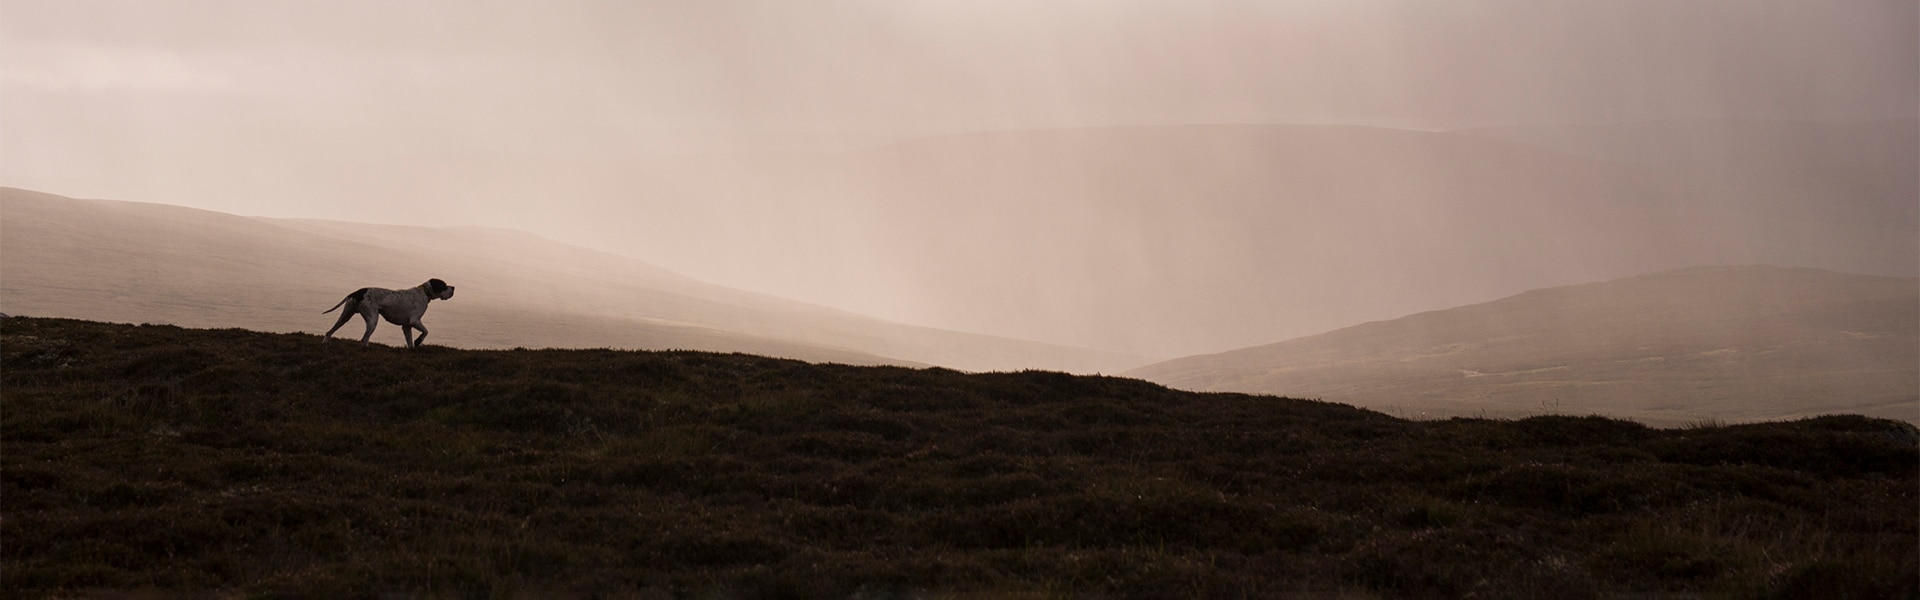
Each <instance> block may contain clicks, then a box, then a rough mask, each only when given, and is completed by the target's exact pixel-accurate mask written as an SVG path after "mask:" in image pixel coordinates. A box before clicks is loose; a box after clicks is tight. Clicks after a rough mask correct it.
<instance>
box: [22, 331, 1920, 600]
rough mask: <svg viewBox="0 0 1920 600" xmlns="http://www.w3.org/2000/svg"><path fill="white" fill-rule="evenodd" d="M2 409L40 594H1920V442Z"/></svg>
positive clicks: (1244, 421) (33, 583) (643, 373)
mask: <svg viewBox="0 0 1920 600" xmlns="http://www.w3.org/2000/svg"><path fill="white" fill-rule="evenodd" d="M0 383H4V394H5V396H4V414H3V415H0V475H4V477H0V509H3V510H4V514H3V515H0V579H3V581H0V588H3V589H4V590H5V594H6V595H8V596H15V597H38V596H47V595H71V594H77V593H85V592H86V591H88V590H136V591H139V590H162V591H168V592H172V591H187V592H214V593H217V594H237V595H246V596H292V597H327V598H334V597H370V596H387V595H395V594H397V595H400V596H403V597H405V596H418V597H496V598H497V597H545V596H570V597H598V596H612V597H629V596H638V597H674V596H692V597H714V596H719V597H749V598H773V597H846V596H862V597H891V596H899V595H924V596H931V597H948V596H977V597H1005V596H1019V597H1049V596H1081V597H1086V596H1092V597H1103V596H1147V597H1237V596H1256V597H1273V596H1283V597H1301V596H1307V597H1312V596H1336V597H1468V596H1472V597H1527V598H1587V597H1609V596H1617V595H1641V596H1642V597H1647V596H1645V594H1646V593H1647V592H1679V593H1683V594H1687V595H1699V596H1731V597H1783V598H1813V597H1819V598H1889V597H1915V596H1916V595H1920V592H1917V591H1916V588H1920V575H1916V573H1920V557H1917V556H1916V555H1917V554H1920V524H1917V523H1916V520H1917V519H1920V499H1917V498H1916V495H1917V494H1920V484H1917V482H1916V469H1920V449H1917V447H1916V435H1915V434H1916V432H1915V429H1914V428H1913V427H1912V426H1911V425H1908V424H1904V423H1900V422H1894V421H1885V420H1875V419H1867V418H1863V417H1855V416H1829V417H1821V418H1815V419H1808V420H1802V421H1795V422H1789V423H1764V424H1748V425H1728V426H1720V425H1701V426H1696V427H1692V428H1685V429H1673V430H1659V429H1650V428H1647V427H1644V426H1641V425H1638V424H1635V423H1632V422H1625V421H1616V420H1608V419H1603V418H1598V417H1572V416H1539V417H1533V418H1527V419H1521V420H1513V421H1507V420H1479V419H1454V420H1448V421H1431V422H1420V421H1408V420H1402V419H1396V418H1393V417H1390V416H1387V415H1383V414H1380V413H1375V412H1370V411H1365V410H1359V409H1356V408H1353V407H1350V406H1345V405H1339V404H1330V403H1323V402H1313V401H1302V400H1289V399H1281V398H1273V397H1262V396H1247V395H1236V394H1194V393H1185V392H1177V391H1171V390H1168V389H1165V388H1162V387H1159V386H1156V385H1152V384H1148V383H1145V382H1141V381H1135V380H1129V379H1120V378H1111V377H1075V376H1068V375H1062V374H1057V373H1047V372H1024V373H994V374H972V375H969V374H962V373H957V372H953V371H946V370H939V369H929V370H911V369H905V368H891V367H846V366H835V365H811V364H806V363H801V362H795V361H788V360H776V359H769V358H761V357H755V356H747V355H723V354H710V353H697V352H621V351H598V350H541V351H529V350H512V351H462V350H451V349H446V348H437V347H427V348H423V349H420V350H416V351H408V350H404V349H399V348H392V347H384V346H375V347H370V348H369V347H360V346H358V345H354V344H335V345H332V346H330V347H323V346H322V345H321V344H320V343H319V341H318V338H317V337H315V336H311V335H298V334H264V333H255V332H248V331H241V330H187V329H180V328H175V327H167V326H129V325H110V324H102V323H93V322H84V321H65V320H45V319H24V318H13V319H5V320H0Z"/></svg>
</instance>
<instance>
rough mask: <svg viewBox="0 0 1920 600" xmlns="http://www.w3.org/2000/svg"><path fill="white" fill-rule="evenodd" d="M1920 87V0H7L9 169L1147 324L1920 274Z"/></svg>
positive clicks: (794, 284) (4, 82)
mask: <svg viewBox="0 0 1920 600" xmlns="http://www.w3.org/2000/svg"><path fill="white" fill-rule="evenodd" d="M1917 110H1920V8H1916V5H1915V3H1913V2H1910V1H1907V2H1895V1H1888V2H1876V1H1847V2H1823V3H1807V2H1798V1H1791V0H1779V1H1773V0H1727V1H1704V0H1703V1H1687V2H1672V1H1655V0H1644V1H1587V2H1544V3H1543V2H1532V1H1517V0H1516V1H1466V2H1446V3H1435V2H1425V1H1418V0H1403V1H1375V2H1332V1H1325V2H1323V1H1306V0H1302V1H1295V2H1181V3H1166V2H1145V1H1140V2H1126V1H1122V2H1061V3H1030V2H1011V1H1006V2H807V3H793V2H771V1H769V2H615V1H603V2H595V1H577V2H541V3H533V2H484V3H476V2H452V1H440V0H434V1H415V2H403V3H391V2H328V3H311V2H293V1H285V2H273V1H269V2H253V1H248V2H240V1H233V2H216V1H185V2H168V3H153V2H136V1H107V2H89V1H77V2H76V1H51V2H30V1H18V0H6V1H4V2H0V183H4V184H5V185H9V186H16V187H22V188H32V189H37V190H42V191H47V192H52V193H58V194H63V195H67V196H75V197H91V198H113V199H122V200H135V201H144V202H159V203H167V204H177V205H182V206H191V207H197V208H204V209H209V210H216V211H222V212H229V213H235V214H241V215H255V216H268V217H301V218H320V219H335V220H345V221H357V222H366V223H386V224H405V225H424V226H489V227H505V228H512V229H519V230H523V231H527V232H531V233H535V234H538V235H541V236H546V237H549V238H553V239H557V240H564V241H567V242H570V243H574V244H579V245H582V246H587V247H591V248H595V249H600V250H605V251H609V252H614V253H618V254H622V255H625V256H629V257H633V258H637V259H640V260H642V261H646V262H649V263H652V264H655V265H658V266H660V267H663V268H666V269H670V270H672V271H675V272H678V273H681V274H684V275H687V276H690V277H694V278H697V279H700V280H704V281H707V282H711V283H716V284H721V285H726V286H732V287H737V288H742V289H747V290H753V291H758V292H765V293H769V294H774V295H778V296H783V297H787V298H792V299H797V300H802V301H806V302H812V303H817V304H821V305H825V306H829V307H834V308H839V309H844V310H848V311H852V312H856V313H862V314H867V315H872V316H876V317H881V318H886V319H893V320H898V321H902V322H906V323H911V324H916V325H923V326H930V327H939V328H949V329H956V330H962V331H970V332H979V333H988V334H993V335H1002V336H1008V337H1017V338H1023V339H1032V340H1038V341H1044V342H1048V343H1056V344H1068V345H1074V346H1081V347H1088V348H1098V349H1102V350H1110V351H1116V352H1128V353H1136V354H1140V355H1146V356H1155V357H1173V356H1180V355H1185V354H1193V353H1201V352H1218V351H1223V350H1228V349H1232V348H1237V347H1242V346H1248V345H1254V344H1260V343H1267V342H1273V341H1279V340H1281V339H1285V338H1287V337H1292V336H1298V335H1305V334H1310V333H1316V332H1320V331H1327V330H1330V329H1334V328H1337V327H1342V326H1346V325H1351V324H1354V323H1358V322H1362V321H1368V320H1378V319H1386V318H1392V317H1396V316H1400V315H1404V314H1408V313H1412V312H1417V311H1421V310H1433V309H1438V308H1445V307H1449V306H1455V305H1459V304H1465V303H1470V302H1480V301H1486V300H1491V299H1494V298H1498V297H1501V296H1505V295H1509V294H1514V293H1518V292H1521V291H1525V290H1527V289H1532V288H1537V287H1543V286H1549V285H1565V284H1572V283H1581V282H1588V281H1596V280H1601V279H1607V278H1613V277H1622V276H1627V275H1633V274H1637V273H1643V272H1648V271H1652V270H1657V269H1662V268H1672V267H1682V266H1694V265H1715V264H1758V263H1764V264H1778V265H1783V266H1806V267H1820V268H1828V269H1835V270H1842V271H1848V272H1858V273H1868V274H1879V275H1898V276H1906V277H1911V276H1914V275H1916V274H1920V264H1916V263H1917V262H1920V243H1917V242H1916V241H1915V239H1916V236H1920V216H1917V215H1916V212H1920V208H1916V204H1917V203H1916V202H1915V200H1916V198H1920V192H1916V189H1915V188H1916V185H1917V184H1916V181H1920V176H1916V169H1917V168H1920V167H1916V165H1917V164H1920V150H1916V141H1915V140H1916V137H1920V131H1916V128H1915V121H1914V119H1915V117H1916V111H1917ZM396 283H406V282H396ZM356 285H360V284H358V283H356Z"/></svg>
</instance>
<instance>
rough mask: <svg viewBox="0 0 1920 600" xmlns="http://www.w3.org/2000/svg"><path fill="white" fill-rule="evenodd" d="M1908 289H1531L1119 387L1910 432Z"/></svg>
mask: <svg viewBox="0 0 1920 600" xmlns="http://www.w3.org/2000/svg"><path fill="white" fill-rule="evenodd" d="M1917 306H1920V281H1916V280H1915V279H1912V278H1900V277H1872V276H1864V275H1849V274H1843V273H1835V272H1832V271H1824V270H1818V269H1788V268H1777V267H1714V268H1694V269H1680V270H1673V271H1663V272H1660V273H1654V274H1650V275H1643V276H1637V277H1629V278H1624V279H1618V280H1614V281H1609V282H1605V283H1594V284H1586V285H1576V286H1565V287H1556V288H1549V289H1543V290H1535V291H1531V292H1527V293H1524V294H1520V295H1517V296H1513V297H1510V298H1505V299H1502V300H1498V301H1494V302H1487V303H1483V304H1475V305H1471V306H1463V307H1459V308H1453V309H1448V310H1441V311H1433V312H1426V313H1420V314H1416V315H1412V316H1408V317H1404V318H1400V319H1395V320H1391V321H1381V322H1374V323H1367V324H1364V325H1358V326H1354V327H1349V328H1345V329H1340V330H1336V331H1332V332H1328V333H1324V334H1320V335H1314V336H1308V337H1303V338H1298V339H1294V340H1289V341H1286V342H1281V343H1278V344H1271V345H1266V346H1259V347H1254V348H1247V349H1244V350H1236V351H1232V352H1225V353H1220V354H1213V355H1205V356H1194V357H1188V358H1181V359H1175V360H1172V361H1167V362H1164V363H1159V364H1155V365H1149V366H1147V367H1142V368H1140V369H1136V370H1133V371H1129V372H1128V373H1127V374H1128V375H1130V376H1135V377H1141V378H1145V379H1149V380H1152V381H1157V382H1160V383H1164V384H1166V385H1169V386H1173V387H1177V388H1182V389H1194V390H1212V391H1240V392H1258V393H1272V394H1287V395H1293V396H1300V397H1311V398H1324V399H1327V400H1333V401H1338V402H1350V403H1354V404H1358V405H1362V406H1368V407H1372V408H1375V409H1377V410H1395V411H1403V412H1406V413H1409V414H1428V415H1432V416H1442V415H1495V416H1513V415H1521V414H1537V413H1538V412H1540V411H1543V410H1564V411H1571V412H1576V413H1581V414H1586V413H1595V414H1604V415H1609V416H1613V417H1618V418H1632V419H1636V420H1642V421H1646V422H1652V423H1666V424H1677V423H1683V422H1687V421H1690V420H1699V419H1724V420H1733V421H1748V420H1767V419H1785V418H1796V417H1802V416H1808V415H1815V414H1826V413H1832V412H1847V413H1860V414H1868V415H1873V416H1878V417H1883V418H1891V419H1901V420H1906V421H1920V314H1916V311H1915V307H1917Z"/></svg>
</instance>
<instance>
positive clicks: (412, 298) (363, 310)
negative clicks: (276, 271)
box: [320, 279, 453, 348]
mask: <svg viewBox="0 0 1920 600" xmlns="http://www.w3.org/2000/svg"><path fill="white" fill-rule="evenodd" d="M452 298H453V286H450V285H447V282H445V281H441V280H438V279H428V280H427V282H426V283H422V284H420V285H418V286H414V287H411V288H407V289H404V290H389V289H382V288H360V289H358V290H354V292H353V293H351V294H347V297H346V298H342V299H340V303H339V304H335V305H333V308H329V309H326V310H324V311H320V314H323V315H324V314H327V313H330V312H333V310H334V309H335V308H340V307H341V306H345V307H347V309H346V310H343V311H340V320H339V321H336V322H334V324H333V329H328V330H327V335H326V337H324V338H321V339H320V342H321V343H326V342H327V341H328V340H332V339H333V332H335V331H339V330H340V326H341V325H346V324H347V319H351V318H353V316H354V315H356V314H357V315H360V318H362V319H366V321H367V333H366V334H365V335H362V336H360V343H362V344H365V343H367V338H370V337H373V327H374V326H375V325H379V324H380V320H379V319H377V318H375V316H376V315H377V316H380V317H386V319H387V321H388V322H390V323H393V324H395V325H399V326H400V327H401V331H400V333H401V335H404V336H406V338H407V347H408V348H418V347H420V342H421V341H423V340H426V339H427V326H426V325H422V324H420V317H421V316H423V315H425V314H427V303H428V302H432V301H434V300H450V299H452ZM415 329H418V330H420V337H418V338H415V337H413V330H415Z"/></svg>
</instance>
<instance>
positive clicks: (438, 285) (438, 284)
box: [427, 278, 447, 294]
mask: <svg viewBox="0 0 1920 600" xmlns="http://www.w3.org/2000/svg"><path fill="white" fill-rule="evenodd" d="M427 287H429V288H432V289H433V293H435V294H438V293H440V292H443V291H446V289H447V282H445V281H441V280H439V279H438V278H435V279H428V280H427Z"/></svg>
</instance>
